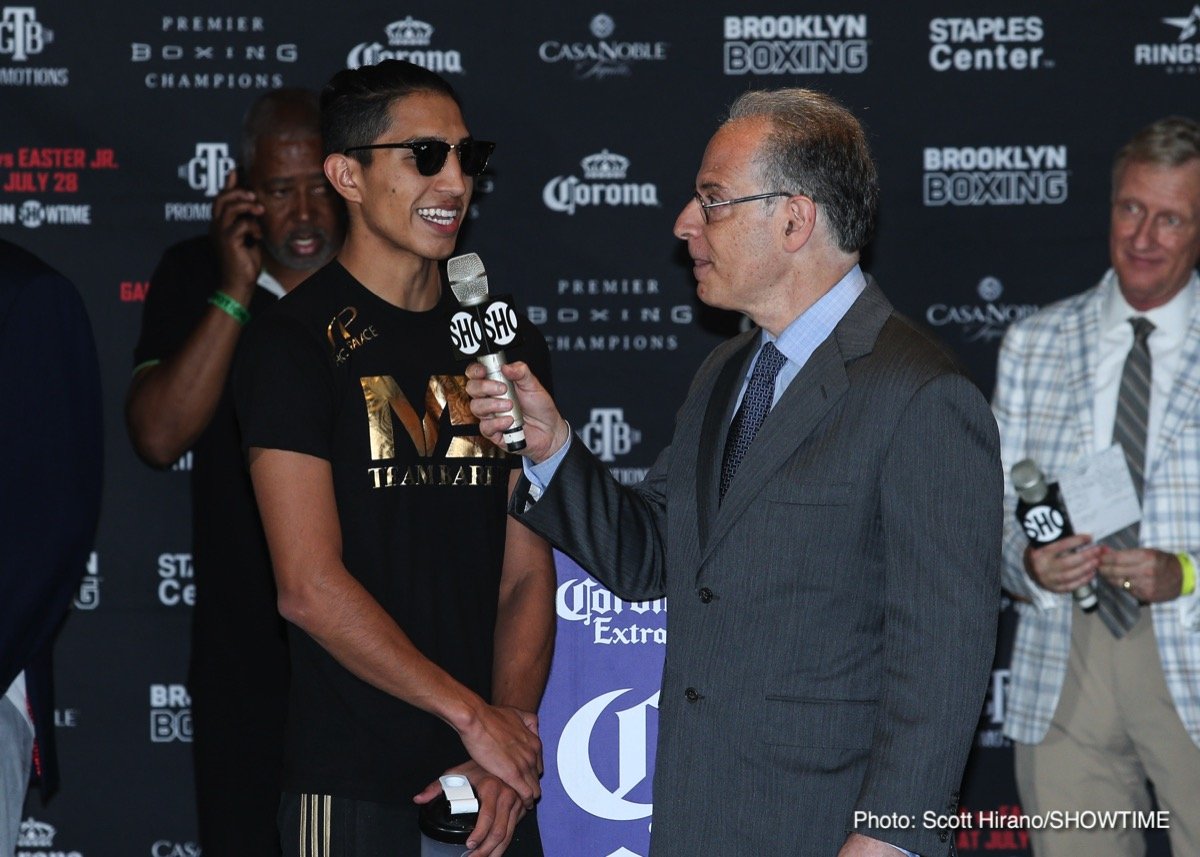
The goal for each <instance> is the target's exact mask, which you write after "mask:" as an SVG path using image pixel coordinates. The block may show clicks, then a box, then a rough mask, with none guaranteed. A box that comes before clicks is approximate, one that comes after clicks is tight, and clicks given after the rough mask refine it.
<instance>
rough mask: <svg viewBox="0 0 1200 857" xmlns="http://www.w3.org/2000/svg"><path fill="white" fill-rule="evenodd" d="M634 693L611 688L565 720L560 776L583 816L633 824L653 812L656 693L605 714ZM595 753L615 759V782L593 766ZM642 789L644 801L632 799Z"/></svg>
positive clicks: (568, 794) (561, 739)
mask: <svg viewBox="0 0 1200 857" xmlns="http://www.w3.org/2000/svg"><path fill="white" fill-rule="evenodd" d="M630 690H632V688H628V687H626V688H620V689H618V690H612V691H609V692H608V693H604V694H601V695H600V696H597V697H596V698H595V699H593V700H591V701H590V702H588V703H587V704H585V705H584V706H583V707H582V708H580V709H579V710H578V711H577V712H575V714H573V715H572V716H571V719H570V720H568V721H567V725H566V726H565V727H563V731H562V735H561V736H560V738H559V742H558V755H557V763H558V776H559V779H560V780H561V781H562V785H563V790H564V791H565V792H566V793H567V796H568V797H570V798H571V800H573V801H574V802H575V804H576V805H577V806H578V807H579V808H580V809H582V810H583V811H584V812H589V813H591V814H592V815H594V816H596V817H597V818H603V819H607V820H609V821H634V820H636V819H639V818H646V817H648V816H649V815H650V814H651V812H653V810H654V806H653V804H651V803H650V801H649V798H650V764H649V758H650V753H651V748H653V746H654V737H653V736H652V734H651V733H652V732H655V731H656V730H657V726H658V714H657V712H658V692H657V691H655V692H654V693H652V694H651V695H650V696H648V697H647V698H645V699H643V700H641V701H640V702H636V703H634V704H633V705H631V706H629V707H628V708H624V709H620V710H618V711H614V712H612V713H607V711H608V707H609V706H610V705H611V704H612V703H613V702H615V701H616V700H617V699H619V698H620V697H622V696H624V695H625V694H626V693H629V691H630ZM651 711H654V712H655V713H654V714H651ZM593 739H595V740H593ZM614 745H615V746H614ZM593 752H599V753H601V754H602V756H603V757H604V758H606V759H616V760H617V782H616V783H608V784H606V783H605V782H603V781H602V780H601V779H600V777H599V775H598V774H597V773H596V768H595V766H594V765H593V764H592V754H593ZM639 786H642V788H641V789H640V790H639V791H640V792H641V793H642V794H644V795H645V798H646V800H645V802H641V801H638V800H637V799H636V796H633V797H631V793H632V792H633V791H634V790H635V789H637V788H638V787H639Z"/></svg>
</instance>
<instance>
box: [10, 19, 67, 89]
mask: <svg viewBox="0 0 1200 857" xmlns="http://www.w3.org/2000/svg"><path fill="white" fill-rule="evenodd" d="M53 41H54V31H53V30H49V29H47V28H46V27H44V26H43V25H42V24H41V22H39V21H38V19H37V9H35V8H34V7H33V6H5V7H3V9H0V62H5V61H11V62H14V63H26V62H28V61H29V59H30V58H31V57H36V56H37V55H38V54H40V53H41V52H42V51H44V50H45V49H46V45H48V44H50V43H51V42H53ZM69 76H70V73H69V70H68V69H65V68H35V67H32V66H26V65H19V66H0V86H66V85H67V83H68V77H69Z"/></svg>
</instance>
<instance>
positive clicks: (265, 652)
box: [133, 236, 287, 708]
mask: <svg viewBox="0 0 1200 857" xmlns="http://www.w3.org/2000/svg"><path fill="white" fill-rule="evenodd" d="M220 282H221V263H220V257H219V256H218V253H217V248H216V246H215V245H214V244H213V242H212V241H211V240H210V239H209V238H208V236H200V237H197V238H191V239H188V240H186V241H182V242H180V243H178V244H175V245H174V246H172V247H170V248H168V249H167V251H166V252H165V253H163V256H162V259H161V260H160V261H159V263H158V267H157V268H155V270H154V274H153V276H152V277H151V278H150V290H149V292H148V294H147V295H146V304H145V307H144V308H143V311H142V330H141V334H140V336H139V339H138V343H137V347H136V348H135V349H134V357H133V360H134V365H135V366H140V365H141V364H142V363H145V362H147V361H150V360H160V361H161V360H166V359H168V358H170V357H171V356H172V355H174V354H175V352H176V351H178V350H179V349H180V348H181V347H182V346H183V344H184V342H185V341H186V340H187V338H188V337H189V336H190V335H191V333H192V331H193V330H195V328H196V326H197V325H198V324H199V323H200V320H201V318H202V317H203V316H204V314H205V313H206V312H207V311H208V309H209V304H208V299H209V297H210V296H211V295H212V294H213V292H214V291H215V290H216V289H217V288H218V286H219V284H220ZM276 301H277V298H276V297H275V296H274V295H273V294H271V293H270V292H269V291H267V290H266V289H264V288H262V287H259V288H256V289H255V290H254V294H253V296H252V298H251V300H250V306H249V307H248V309H249V310H250V314H251V322H250V325H251V326H253V325H254V324H255V323H256V319H257V318H258V317H259V316H261V315H262V314H264V313H265V312H266V311H267V310H268V309H269V308H270V307H272V306H273V305H274V304H275V303H276ZM241 345H242V343H241V342H239V343H238V347H239V348H240V347H241ZM191 485H192V554H193V557H192V559H193V564H194V568H195V575H196V605H195V608H194V614H193V627H192V641H193V645H192V652H193V654H194V655H195V657H193V659H192V665H191V669H190V675H189V686H190V687H191V690H192V693H193V694H194V695H197V696H206V695H207V694H208V691H209V689H210V688H211V689H212V693H213V694H221V693H236V694H237V695H238V696H239V697H242V698H243V701H244V702H245V703H246V705H247V707H251V706H254V705H259V706H264V705H270V706H271V707H272V708H275V707H278V705H279V703H277V702H274V700H275V699H276V698H278V699H282V696H283V694H284V692H285V686H286V683H287V653H286V650H285V639H284V632H283V622H282V620H281V619H280V618H279V613H278V610H277V609H276V604H275V601H276V597H275V581H274V578H273V576H272V573H271V560H270V556H269V554H268V552H267V543H266V539H265V537H264V536H263V532H262V525H261V524H260V522H259V518H258V507H257V506H256V505H255V502H254V490H253V487H252V486H251V484H250V475H249V473H248V472H247V470H246V462H245V457H244V455H243V454H242V450H241V444H240V436H239V433H238V426H237V419H236V417H235V415H234V409H233V394H232V390H231V381H230V380H229V379H227V380H226V383H225V387H224V390H223V391H222V393H221V398H220V400H219V401H218V402H217V407H216V410H215V411H214V412H213V416H212V419H211V420H210V421H209V424H208V426H207V427H206V428H205V429H204V432H203V433H202V434H201V435H200V437H199V438H198V439H197V440H196V443H195V445H194V446H193V447H192V473H191Z"/></svg>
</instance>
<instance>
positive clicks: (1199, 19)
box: [1133, 4, 1200, 74]
mask: <svg viewBox="0 0 1200 857" xmlns="http://www.w3.org/2000/svg"><path fill="white" fill-rule="evenodd" d="M1159 21H1160V22H1161V23H1163V24H1166V25H1167V26H1168V27H1175V28H1176V29H1178V30H1179V34H1178V35H1177V36H1176V38H1175V41H1173V42H1163V43H1157V44H1154V43H1146V44H1139V45H1134V46H1133V63H1134V65H1143V66H1161V67H1162V68H1163V69H1164V70H1165V71H1166V72H1167V73H1168V74H1195V73H1196V72H1197V70H1198V68H1200V43H1197V42H1196V41H1195V39H1196V37H1197V34H1198V33H1200V4H1198V5H1195V6H1193V7H1192V11H1191V12H1190V13H1189V14H1187V15H1182V16H1179V17H1172V18H1160V19H1159Z"/></svg>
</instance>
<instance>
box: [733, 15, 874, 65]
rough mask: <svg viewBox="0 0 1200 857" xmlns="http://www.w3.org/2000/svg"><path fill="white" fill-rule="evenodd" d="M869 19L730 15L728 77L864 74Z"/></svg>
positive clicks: (864, 17) (857, 17)
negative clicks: (748, 75)
mask: <svg viewBox="0 0 1200 857" xmlns="http://www.w3.org/2000/svg"><path fill="white" fill-rule="evenodd" d="M867 45H868V42H867V16H866V15H726V16H725V74H727V75H735V74H759V75H766V74H860V73H862V72H864V71H866V69H867Z"/></svg>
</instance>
